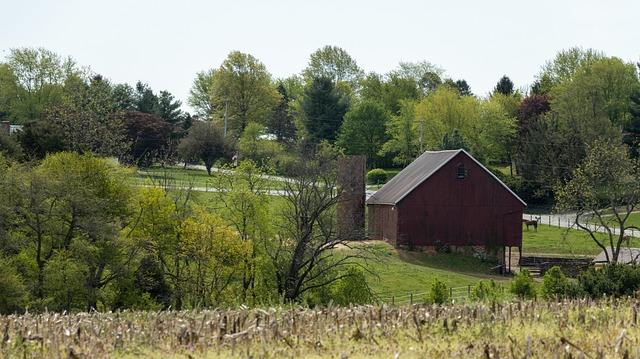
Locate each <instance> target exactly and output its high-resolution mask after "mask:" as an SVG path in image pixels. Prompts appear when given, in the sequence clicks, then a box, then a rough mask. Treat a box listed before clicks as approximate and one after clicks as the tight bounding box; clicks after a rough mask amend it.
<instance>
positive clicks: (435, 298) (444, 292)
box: [426, 278, 451, 304]
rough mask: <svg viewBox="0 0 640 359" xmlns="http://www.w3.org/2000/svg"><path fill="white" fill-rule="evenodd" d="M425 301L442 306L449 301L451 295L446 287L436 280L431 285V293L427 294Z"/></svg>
mask: <svg viewBox="0 0 640 359" xmlns="http://www.w3.org/2000/svg"><path fill="white" fill-rule="evenodd" d="M426 299H427V302H429V303H435V304H444V303H446V302H448V301H449V299H451V293H449V288H448V287H447V285H446V284H445V283H444V282H441V281H440V280H438V278H436V281H435V282H433V284H432V285H431V291H429V294H427V298H426Z"/></svg>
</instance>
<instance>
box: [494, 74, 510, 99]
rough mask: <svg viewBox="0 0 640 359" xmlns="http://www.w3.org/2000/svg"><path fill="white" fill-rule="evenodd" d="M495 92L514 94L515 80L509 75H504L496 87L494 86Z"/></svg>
mask: <svg viewBox="0 0 640 359" xmlns="http://www.w3.org/2000/svg"><path fill="white" fill-rule="evenodd" d="M493 93H494V94H496V93H500V94H503V95H507V96H508V95H511V94H513V82H512V81H511V79H510V78H509V77H508V76H507V75H504V76H502V77H501V78H500V80H499V81H498V83H497V84H496V87H494V88H493Z"/></svg>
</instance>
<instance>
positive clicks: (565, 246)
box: [522, 217, 640, 256]
mask: <svg viewBox="0 0 640 359" xmlns="http://www.w3.org/2000/svg"><path fill="white" fill-rule="evenodd" d="M637 218H638V219H639V220H640V217H637ZM523 227H524V226H523ZM597 238H599V239H606V238H608V237H605V234H600V233H599V234H597ZM629 245H630V246H631V247H638V246H640V239H639V238H632V239H631V241H630V243H629ZM601 250H602V249H600V247H598V246H597V245H596V244H595V243H594V241H593V239H591V237H589V235H588V233H587V232H586V231H582V230H575V229H567V228H561V227H556V226H550V225H546V224H540V225H538V230H537V231H534V230H533V228H530V229H529V230H526V229H523V232H522V252H523V255H528V256H529V255H549V256H567V255H576V256H595V255H597V254H598V253H600V252H601Z"/></svg>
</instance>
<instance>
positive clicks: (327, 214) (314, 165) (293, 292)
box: [265, 145, 372, 301]
mask: <svg viewBox="0 0 640 359" xmlns="http://www.w3.org/2000/svg"><path fill="white" fill-rule="evenodd" d="M291 170H292V172H293V179H292V180H290V181H287V182H285V193H286V194H285V196H284V202H285V204H284V205H283V207H282V220H283V221H282V223H281V226H280V230H279V233H278V235H277V236H276V237H275V239H274V240H273V241H270V242H265V243H267V245H268V246H271V247H270V248H268V249H267V251H266V252H267V253H268V255H269V256H270V259H271V262H272V263H273V265H274V267H275V277H276V282H277V287H278V293H279V294H280V295H281V296H282V297H283V298H284V299H285V300H287V301H290V300H298V299H300V297H301V295H302V294H303V293H305V292H307V291H310V290H313V289H318V288H321V287H324V286H327V285H329V284H332V283H334V282H336V281H338V280H340V279H342V278H345V277H348V276H353V275H354V274H353V271H347V268H348V267H350V266H359V267H361V268H363V269H364V270H367V268H366V266H365V264H366V261H367V260H368V259H371V258H372V256H371V255H369V253H367V251H366V249H365V248H364V246H352V244H353V242H352V241H350V240H349V238H352V236H350V235H349V234H344V233H342V234H340V235H339V234H338V231H337V225H336V205H337V203H338V201H339V192H338V187H337V186H336V173H337V171H336V157H335V153H334V151H333V149H330V148H329V147H328V146H323V145H321V146H320V147H319V149H318V150H316V151H314V153H313V154H311V155H308V156H303V158H302V159H301V160H299V161H298V162H297V163H296V164H295V165H293V167H292V169H291Z"/></svg>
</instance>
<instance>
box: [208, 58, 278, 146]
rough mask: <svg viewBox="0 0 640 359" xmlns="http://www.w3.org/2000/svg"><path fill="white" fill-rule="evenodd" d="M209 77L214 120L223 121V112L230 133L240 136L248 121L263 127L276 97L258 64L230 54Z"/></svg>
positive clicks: (263, 70) (269, 80) (265, 74)
mask: <svg viewBox="0 0 640 359" xmlns="http://www.w3.org/2000/svg"><path fill="white" fill-rule="evenodd" d="M212 77H213V93H212V102H213V106H214V107H215V108H216V109H217V120H218V121H223V120H224V117H225V113H226V118H227V124H226V126H227V128H228V131H229V132H230V133H231V134H233V135H234V136H236V137H240V135H241V134H242V132H243V131H244V128H245V127H246V126H247V124H248V123H249V122H258V123H261V124H263V125H266V124H267V121H268V119H269V117H270V116H271V113H272V111H273V109H274V108H275V107H276V105H277V104H278V102H279V97H280V95H279V93H278V91H277V90H276V87H275V86H274V84H273V82H272V79H271V74H269V72H268V71H267V69H266V67H265V66H264V64H263V63H262V62H260V61H258V59H256V58H255V57H253V56H251V55H249V54H244V53H242V52H239V51H233V52H231V53H230V54H229V56H228V57H227V59H226V60H224V61H223V62H222V65H220V68H219V69H217V70H216V71H215V72H214V73H213V74H212Z"/></svg>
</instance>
